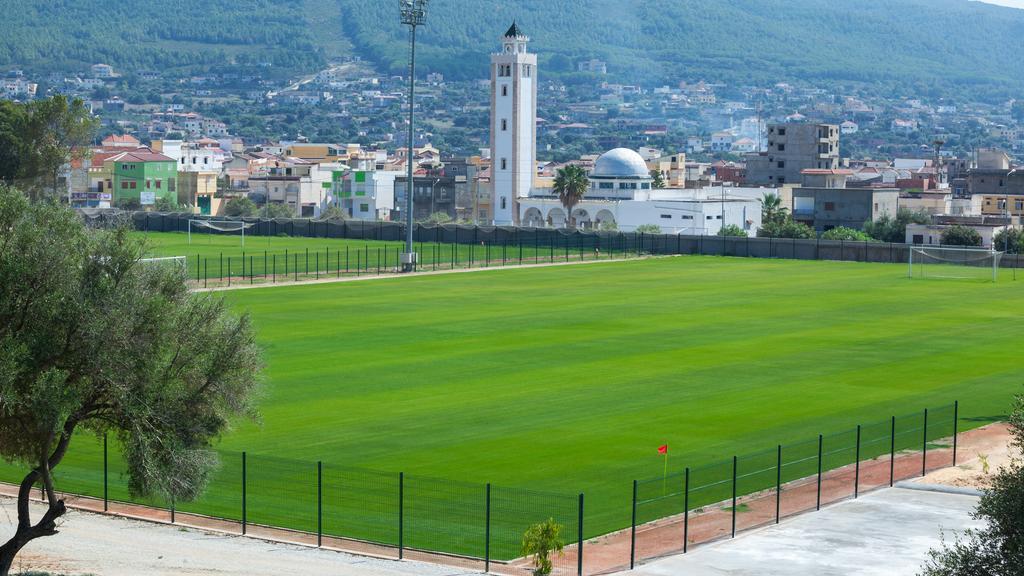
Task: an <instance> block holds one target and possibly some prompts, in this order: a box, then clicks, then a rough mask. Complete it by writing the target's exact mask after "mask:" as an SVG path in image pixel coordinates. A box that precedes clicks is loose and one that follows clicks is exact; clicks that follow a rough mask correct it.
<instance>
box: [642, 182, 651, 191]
mask: <svg viewBox="0 0 1024 576" xmlns="http://www.w3.org/2000/svg"><path fill="white" fill-rule="evenodd" d="M640 188H643V189H644V190H650V189H651V183H650V182H644V183H643V184H641V185H640Z"/></svg>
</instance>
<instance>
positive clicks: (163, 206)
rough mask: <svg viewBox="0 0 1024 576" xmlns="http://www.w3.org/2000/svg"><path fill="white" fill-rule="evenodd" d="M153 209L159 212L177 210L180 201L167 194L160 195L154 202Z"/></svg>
mask: <svg viewBox="0 0 1024 576" xmlns="http://www.w3.org/2000/svg"><path fill="white" fill-rule="evenodd" d="M153 210H156V211H157V212H177V211H178V203H177V202H175V201H174V200H171V199H170V198H167V197H165V196H160V197H158V198H157V199H156V201H155V202H153Z"/></svg>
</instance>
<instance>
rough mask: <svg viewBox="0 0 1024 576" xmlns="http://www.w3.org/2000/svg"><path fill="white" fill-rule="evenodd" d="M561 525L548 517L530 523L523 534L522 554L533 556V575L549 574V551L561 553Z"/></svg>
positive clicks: (562, 545) (562, 543)
mask: <svg viewBox="0 0 1024 576" xmlns="http://www.w3.org/2000/svg"><path fill="white" fill-rule="evenodd" d="M561 534H562V526H561V525H560V524H558V523H557V522H555V520H554V518H549V519H547V520H545V521H544V522H540V523H538V524H533V525H531V526H530V527H529V528H528V529H527V530H526V533H525V534H523V549H522V550H523V555H524V556H532V557H533V576H548V574H551V569H552V564H551V553H552V552H554V553H556V554H558V555H561V554H562V549H563V548H565V542H563V541H562V535H561Z"/></svg>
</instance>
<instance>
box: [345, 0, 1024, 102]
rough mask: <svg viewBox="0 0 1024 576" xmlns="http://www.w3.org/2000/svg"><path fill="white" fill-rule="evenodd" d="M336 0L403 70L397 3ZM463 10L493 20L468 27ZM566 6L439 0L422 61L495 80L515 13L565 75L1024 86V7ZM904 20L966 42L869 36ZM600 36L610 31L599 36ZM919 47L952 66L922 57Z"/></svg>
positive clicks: (367, 39)
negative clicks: (997, 53) (498, 54)
mask: <svg viewBox="0 0 1024 576" xmlns="http://www.w3.org/2000/svg"><path fill="white" fill-rule="evenodd" d="M339 1H340V2H341V5H342V7H343V10H344V12H345V13H346V15H347V21H346V30H347V31H348V33H349V35H350V38H351V40H352V42H353V43H354V44H355V45H356V46H358V47H359V49H360V50H361V51H362V52H363V55H364V56H366V57H368V58H369V59H371V60H373V61H375V62H377V63H378V64H380V65H381V66H382V67H383V68H384V69H386V70H389V71H391V72H392V73H395V74H402V73H405V71H406V65H407V56H406V54H405V50H406V44H405V41H406V37H405V31H404V30H403V29H402V28H400V27H398V26H394V25H392V24H391V22H393V21H394V19H395V14H394V7H393V6H392V5H391V4H389V3H388V2H372V3H366V2H360V1H358V0H339ZM465 14H487V18H484V19H482V20H481V21H479V22H473V23H472V24H471V25H467V23H466V20H465V18H463V17H462V16H463V15H465ZM558 14H559V17H558V18H552V17H551V2H550V0H509V1H507V2H501V3H494V2H491V1H490V0H461V1H460V2H435V3H431V6H430V9H429V12H428V15H427V25H426V26H425V27H424V28H423V32H422V36H420V37H419V38H418V39H417V41H418V42H422V43H421V44H420V47H422V48H421V49H420V50H419V53H418V54H417V58H420V56H421V55H422V60H421V61H422V62H423V65H424V68H423V69H424V70H431V71H438V72H442V73H444V74H445V76H446V77H449V78H452V79H476V78H486V77H487V70H488V68H487V66H488V51H487V50H486V49H483V50H482V49H481V47H486V46H493V45H494V44H496V43H497V41H498V38H499V37H500V35H501V34H502V33H503V32H504V31H505V29H506V28H507V27H508V25H509V24H510V23H511V22H512V20H513V19H518V23H519V25H520V27H521V28H522V29H523V30H524V31H525V33H526V34H528V35H529V36H530V38H531V40H532V48H533V49H534V50H535V51H536V52H537V53H538V54H540V55H541V68H540V69H541V71H542V73H543V74H545V75H560V76H561V77H562V78H563V79H566V80H567V81H569V80H571V79H573V78H576V77H580V76H585V75H584V74H580V73H578V72H576V70H575V68H576V66H575V65H576V63H577V62H579V61H581V60H585V59H589V58H595V57H596V58H601V59H603V60H605V61H607V62H608V68H609V72H610V74H612V75H615V76H616V77H617V78H618V79H622V80H628V81H633V82H644V81H650V79H651V78H652V77H654V78H667V77H685V78H704V79H706V80H709V81H723V82H726V83H730V84H737V83H754V84H773V83H775V82H778V81H779V78H793V79H797V80H808V81H819V82H820V81H825V82H833V83H834V82H836V81H837V80H845V81H854V82H873V83H874V82H889V83H901V84H903V85H907V86H909V87H914V85H915V84H922V85H924V86H930V85H932V84H940V83H948V82H950V81H962V82H966V83H968V84H970V85H971V86H972V87H973V86H976V85H979V84H989V85H996V86H1000V87H1002V88H1003V89H1004V91H1005V88H1006V87H1007V86H1014V87H1020V86H1021V85H1022V84H1021V80H1019V79H1020V78H1024V58H1022V57H1021V56H1024V47H1022V46H1021V45H1020V43H1019V42H1018V39H1019V35H1020V29H1021V27H1022V26H1024V13H1018V12H1017V11H1014V10H1008V9H1005V8H999V7H995V6H988V5H985V4H982V3H980V2H964V1H962V0H903V1H901V2H897V3H894V2H892V1H891V0H862V1H860V2H858V3H857V18H854V19H849V18H836V17H835V3H834V2H833V1H831V0H758V1H751V0H741V1H734V2H705V1H702V0H674V1H672V2H644V1H641V0H592V1H590V2H565V3H561V4H559V6H558ZM900 22H915V23H916V24H917V25H919V26H921V27H922V28H924V29H930V30H957V32H958V35H957V38H958V41H957V42H956V43H950V42H946V41H944V40H943V39H942V38H941V37H934V38H919V37H904V36H899V35H897V36H895V37H887V38H886V41H884V42H877V41H870V40H868V39H875V38H878V35H879V31H885V30H891V29H893V27H894V26H898V25H899V23H900ZM580 23H585V25H580ZM736 30H756V31H757V34H736ZM794 30H799V31H800V33H799V34H793V31H794ZM420 38H422V40H420ZM594 38H600V39H601V42H600V45H595V43H594ZM993 45H998V46H1008V47H1013V48H1012V51H1011V52H1010V53H1008V54H1006V58H1003V59H1000V60H999V61H993V60H992V59H991V58H989V52H990V50H989V47H990V46H993ZM922 54H927V55H928V59H929V61H935V62H943V63H944V66H943V67H942V69H941V70H939V69H938V68H935V67H934V66H922V65H921V58H922ZM737 62H743V65H742V66H737V65H736V63H737ZM590 84H591V85H593V82H591V83H590ZM906 92H917V93H920V92H923V90H921V91H917V90H912V89H911V90H906V91H904V93H906Z"/></svg>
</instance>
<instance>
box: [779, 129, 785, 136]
mask: <svg viewBox="0 0 1024 576" xmlns="http://www.w3.org/2000/svg"><path fill="white" fill-rule="evenodd" d="M785 135H786V129H785V128H779V136H785Z"/></svg>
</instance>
